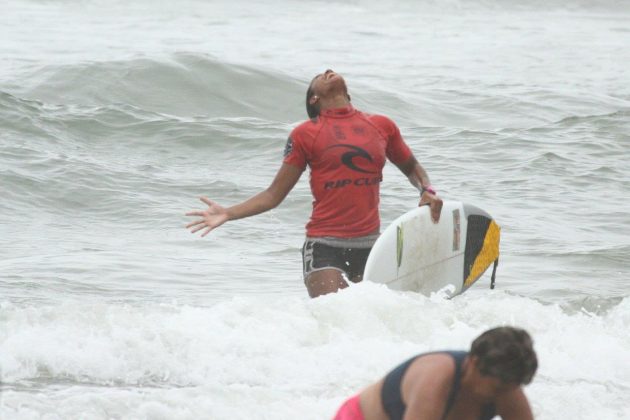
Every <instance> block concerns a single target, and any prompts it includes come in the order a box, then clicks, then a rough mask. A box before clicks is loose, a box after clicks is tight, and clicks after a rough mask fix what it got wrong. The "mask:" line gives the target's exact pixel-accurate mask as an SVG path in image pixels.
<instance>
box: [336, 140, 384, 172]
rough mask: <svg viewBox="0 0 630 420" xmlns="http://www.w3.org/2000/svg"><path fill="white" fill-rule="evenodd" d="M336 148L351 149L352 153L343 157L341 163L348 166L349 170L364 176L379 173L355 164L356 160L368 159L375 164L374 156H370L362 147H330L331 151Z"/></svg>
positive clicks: (350, 145)
mask: <svg viewBox="0 0 630 420" xmlns="http://www.w3.org/2000/svg"><path fill="white" fill-rule="evenodd" d="M334 147H345V148H346V149H350V151H348V152H346V153H344V154H343V155H341V163H343V164H344V165H346V166H347V167H348V168H350V169H352V170H353V171H357V172H361V173H364V174H375V173H377V172H376V171H369V170H367V169H364V168H361V167H360V166H358V165H359V163H355V159H356V158H363V159H366V160H367V161H368V162H370V163H372V162H373V160H372V156H370V154H369V153H368V152H366V151H365V150H364V149H361V148H360V147H357V146H354V145H352V144H335V145H334V146H330V147H329V149H332V148H334Z"/></svg>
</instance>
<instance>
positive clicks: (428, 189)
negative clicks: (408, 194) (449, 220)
mask: <svg viewBox="0 0 630 420" xmlns="http://www.w3.org/2000/svg"><path fill="white" fill-rule="evenodd" d="M425 191H426V192H428V193H430V194H433V195H435V194H437V192H436V191H435V190H434V189H433V187H432V186H431V185H427V186H426V187H425V186H423V187H422V192H421V193H420V195H422V194H423V193H424V192H425Z"/></svg>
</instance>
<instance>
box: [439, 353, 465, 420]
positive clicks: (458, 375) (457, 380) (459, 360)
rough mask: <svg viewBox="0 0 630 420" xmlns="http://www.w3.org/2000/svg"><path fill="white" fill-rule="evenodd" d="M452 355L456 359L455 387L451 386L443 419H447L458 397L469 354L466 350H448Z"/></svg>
mask: <svg viewBox="0 0 630 420" xmlns="http://www.w3.org/2000/svg"><path fill="white" fill-rule="evenodd" d="M447 353H448V354H450V355H451V357H452V358H453V359H454V360H455V377H454V378H453V387H452V388H451V392H450V394H449V396H448V401H446V409H445V410H444V416H442V419H445V418H446V416H447V415H448V412H449V411H451V408H452V407H453V403H454V402H455V398H456V397H457V393H458V392H459V387H460V384H461V379H462V363H463V362H464V359H465V358H466V356H467V355H468V353H465V352H447Z"/></svg>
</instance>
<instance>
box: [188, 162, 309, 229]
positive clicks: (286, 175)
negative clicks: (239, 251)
mask: <svg viewBox="0 0 630 420" xmlns="http://www.w3.org/2000/svg"><path fill="white" fill-rule="evenodd" d="M302 172H303V170H302V169H300V168H298V167H297V166H293V165H289V164H286V163H285V164H283V165H282V166H281V167H280V169H279V170H278V173H277V174H276V176H275V178H274V180H273V181H272V183H271V185H269V187H268V188H267V189H266V190H264V191H262V192H260V193H258V194H256V195H255V196H253V197H251V198H249V199H247V200H245V201H244V202H242V203H240V204H236V205H234V206H232V207H228V208H224V207H221V206H220V205H218V204H217V203H215V202H214V201H212V200H210V199H208V198H206V197H201V201H203V202H204V203H206V204H207V205H208V208H207V209H206V210H200V211H191V212H188V213H186V216H196V217H201V219H198V220H195V221H193V222H191V223H189V224H188V225H186V228H187V229H190V231H191V233H196V232H198V231H200V230H203V229H205V231H204V232H203V233H202V234H201V236H206V235H207V234H208V233H210V231H212V230H213V229H215V228H217V227H219V226H221V225H222V224H223V223H225V222H227V221H229V220H236V219H242V218H245V217H249V216H254V215H256V214H260V213H264V212H266V211H267V210H271V209H273V208H274V207H276V206H278V204H280V203H281V202H282V200H284V198H285V197H286V196H287V194H288V193H289V191H291V190H292V189H293V187H294V186H295V184H296V183H297V181H298V180H299V179H300V176H301V175H302Z"/></svg>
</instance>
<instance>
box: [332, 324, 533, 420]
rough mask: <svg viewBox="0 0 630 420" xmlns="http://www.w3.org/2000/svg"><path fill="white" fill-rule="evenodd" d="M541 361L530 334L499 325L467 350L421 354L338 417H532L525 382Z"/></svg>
mask: <svg viewBox="0 0 630 420" xmlns="http://www.w3.org/2000/svg"><path fill="white" fill-rule="evenodd" d="M537 367H538V361H537V358H536V353H535V352H534V348H533V343H532V339H531V337H530V336H529V334H528V333H527V332H526V331H524V330H522V329H519V328H513V327H498V328H494V329H491V330H488V331H486V332H484V333H483V334H481V335H480V336H479V337H477V338H476V339H475V340H474V341H473V343H472V346H471V348H470V351H469V352H464V351H439V352H433V353H425V354H420V355H417V356H415V357H413V358H411V359H410V360H408V361H406V362H405V363H403V364H401V365H399V366H398V367H396V368H395V369H394V370H392V371H391V372H390V373H389V374H387V375H386V376H385V378H383V379H381V380H380V381H378V382H376V383H375V384H372V385H370V386H368V387H367V388H366V389H365V390H363V391H362V392H361V393H359V394H358V395H356V396H354V397H352V398H350V399H348V400H347V401H346V402H345V403H344V404H343V405H342V406H341V408H339V411H338V412H337V414H336V416H335V418H334V420H398V419H405V420H411V419H414V420H430V419H432V420H438V419H447V420H451V419H452V420H468V419H470V420H472V419H474V420H478V419H492V418H493V417H495V416H500V417H501V418H502V419H509V420H526V419H533V418H534V417H533V414H532V411H531V408H530V406H529V403H528V401H527V398H526V397H525V394H524V392H523V389H522V387H521V386H522V385H526V384H529V383H530V382H531V380H532V378H533V377H534V374H535V373H536V369H537Z"/></svg>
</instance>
